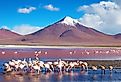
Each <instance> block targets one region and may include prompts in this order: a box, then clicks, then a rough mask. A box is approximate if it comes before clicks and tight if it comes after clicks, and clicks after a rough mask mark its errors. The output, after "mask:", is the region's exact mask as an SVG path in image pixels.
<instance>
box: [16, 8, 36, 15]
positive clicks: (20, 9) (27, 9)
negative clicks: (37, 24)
mask: <svg viewBox="0 0 121 82" xmlns="http://www.w3.org/2000/svg"><path fill="white" fill-rule="evenodd" d="M34 10H36V7H29V8H19V9H18V12H19V13H23V14H29V13H31V12H32V11H34Z"/></svg>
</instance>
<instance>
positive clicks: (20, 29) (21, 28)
mask: <svg viewBox="0 0 121 82" xmlns="http://www.w3.org/2000/svg"><path fill="white" fill-rule="evenodd" d="M40 29H42V27H38V26H31V25H28V24H22V25H18V26H15V27H13V29H12V31H13V32H16V33H19V34H21V35H26V34H30V33H33V32H36V31H38V30H40Z"/></svg>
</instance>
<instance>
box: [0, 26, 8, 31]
mask: <svg viewBox="0 0 121 82" xmlns="http://www.w3.org/2000/svg"><path fill="white" fill-rule="evenodd" d="M0 28H3V29H8V30H9V27H8V26H5V25H3V26H1V27H0Z"/></svg>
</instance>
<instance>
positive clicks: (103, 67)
mask: <svg viewBox="0 0 121 82" xmlns="http://www.w3.org/2000/svg"><path fill="white" fill-rule="evenodd" d="M100 67H101V70H102V74H105V69H106V68H105V66H103V65H101V66H100Z"/></svg>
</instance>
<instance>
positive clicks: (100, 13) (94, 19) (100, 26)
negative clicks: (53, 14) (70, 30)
mask: <svg viewBox="0 0 121 82" xmlns="http://www.w3.org/2000/svg"><path fill="white" fill-rule="evenodd" d="M78 11H85V15H84V16H83V17H81V18H80V21H81V23H82V24H84V25H85V26H89V27H92V28H95V29H97V30H99V31H102V32H104V33H108V34H117V33H121V7H120V6H119V5H118V4H116V3H115V2H111V1H107V2H106V1H101V2H100V3H95V4H91V5H84V6H80V7H79V8H78Z"/></svg>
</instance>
